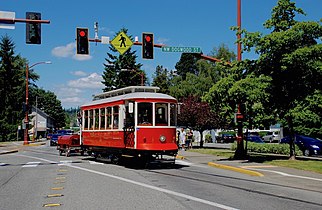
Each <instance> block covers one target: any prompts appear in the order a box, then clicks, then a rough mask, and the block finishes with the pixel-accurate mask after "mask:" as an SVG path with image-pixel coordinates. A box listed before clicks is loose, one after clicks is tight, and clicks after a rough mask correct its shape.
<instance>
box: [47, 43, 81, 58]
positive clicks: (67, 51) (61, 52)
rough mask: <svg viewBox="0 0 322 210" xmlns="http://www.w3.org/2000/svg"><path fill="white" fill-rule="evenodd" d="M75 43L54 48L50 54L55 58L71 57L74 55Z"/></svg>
mask: <svg viewBox="0 0 322 210" xmlns="http://www.w3.org/2000/svg"><path fill="white" fill-rule="evenodd" d="M75 48H76V46H75V42H73V43H69V44H67V45H66V46H59V47H55V48H54V49H53V50H52V51H51V53H52V54H53V55H54V56H56V57H62V58H67V57H72V56H73V55H74V54H75Z"/></svg>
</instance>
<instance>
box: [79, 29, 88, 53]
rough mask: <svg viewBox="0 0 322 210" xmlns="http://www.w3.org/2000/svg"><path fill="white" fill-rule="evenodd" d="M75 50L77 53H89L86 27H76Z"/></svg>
mask: <svg viewBox="0 0 322 210" xmlns="http://www.w3.org/2000/svg"><path fill="white" fill-rule="evenodd" d="M76 51H77V54H81V55H88V54H89V42H88V28H77V29H76Z"/></svg>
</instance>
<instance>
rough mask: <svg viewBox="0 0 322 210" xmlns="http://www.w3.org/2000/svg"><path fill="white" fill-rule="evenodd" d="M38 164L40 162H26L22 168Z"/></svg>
mask: <svg viewBox="0 0 322 210" xmlns="http://www.w3.org/2000/svg"><path fill="white" fill-rule="evenodd" d="M39 164H40V162H28V163H26V165H23V166H22V167H23V168H30V167H37V166H38V165H39Z"/></svg>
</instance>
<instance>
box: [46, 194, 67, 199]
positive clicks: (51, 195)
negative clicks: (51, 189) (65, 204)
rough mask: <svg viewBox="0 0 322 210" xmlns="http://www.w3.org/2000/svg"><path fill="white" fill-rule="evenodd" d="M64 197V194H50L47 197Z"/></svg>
mask: <svg viewBox="0 0 322 210" xmlns="http://www.w3.org/2000/svg"><path fill="white" fill-rule="evenodd" d="M62 196H64V195H62V194H50V195H47V197H48V198H52V197H62Z"/></svg>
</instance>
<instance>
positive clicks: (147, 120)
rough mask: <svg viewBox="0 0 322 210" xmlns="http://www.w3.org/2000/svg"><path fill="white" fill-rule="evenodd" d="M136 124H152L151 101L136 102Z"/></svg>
mask: <svg viewBox="0 0 322 210" xmlns="http://www.w3.org/2000/svg"><path fill="white" fill-rule="evenodd" d="M138 125H152V103H138Z"/></svg>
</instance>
